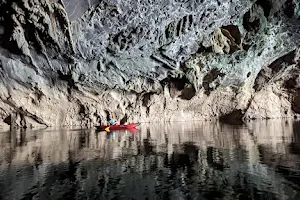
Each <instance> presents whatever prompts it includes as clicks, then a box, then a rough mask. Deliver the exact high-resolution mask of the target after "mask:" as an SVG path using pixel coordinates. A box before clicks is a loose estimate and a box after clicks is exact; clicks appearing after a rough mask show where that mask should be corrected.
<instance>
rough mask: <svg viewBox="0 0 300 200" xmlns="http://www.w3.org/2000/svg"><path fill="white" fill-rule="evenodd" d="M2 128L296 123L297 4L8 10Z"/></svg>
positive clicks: (0, 58) (30, 3) (2, 45)
mask: <svg viewBox="0 0 300 200" xmlns="http://www.w3.org/2000/svg"><path fill="white" fill-rule="evenodd" d="M0 9H1V10H5V12H1V13H0V72H1V73H0V121H3V122H0V127H1V126H5V124H9V125H12V126H14V127H30V126H38V125H42V126H62V125H83V126H89V125H92V124H95V123H99V122H100V121H102V122H103V121H105V120H106V117H107V113H114V114H115V115H116V116H117V117H118V118H123V117H124V116H125V114H127V116H128V121H139V122H145V121H157V120H165V121H176V120H180V121H182V120H190V119H211V118H221V119H224V120H235V121H236V120H241V119H254V118H276V117H298V116H299V113H300V100H299V99H300V85H299V84H300V82H299V81H300V80H299V73H300V59H299V57H300V49H299V43H300V33H299V31H300V28H299V26H300V25H299V24H300V23H299V22H300V17H299V16H300V4H299V2H298V1H297V0H256V1H253V0H247V1H239V0H231V1H229V0H222V1H221V0H214V1H208V0H185V1H183V0H159V1H158V0H148V1H140V0H128V1H117V0H113V1H112V0H103V1H100V0H85V1H80V0H76V1H71V0H39V1H38V0H21V1H15V0H13V1H7V0H1V2H0Z"/></svg>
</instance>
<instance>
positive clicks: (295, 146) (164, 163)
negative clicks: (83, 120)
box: [0, 120, 300, 199]
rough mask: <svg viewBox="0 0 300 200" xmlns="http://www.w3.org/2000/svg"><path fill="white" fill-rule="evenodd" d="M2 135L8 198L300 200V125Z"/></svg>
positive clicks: (1, 176) (1, 184) (1, 183)
mask: <svg viewBox="0 0 300 200" xmlns="http://www.w3.org/2000/svg"><path fill="white" fill-rule="evenodd" d="M138 128H139V129H140V131H139V132H137V133H131V132H128V131H122V132H121V131H120V132H111V133H106V132H96V131H95V130H51V129H45V130H30V131H29V130H28V131H20V130H18V131H12V132H4V133H0V145H1V147H0V148H1V154H0V190H1V194H0V199H24V198H29V199H32V198H36V199H64V198H72V199H87V198H89V199H114V198H117V199H146V198H147V199H190V198H195V199H299V198H300V193H299V192H300V182H299V180H300V172H299V166H300V165H299V161H300V122H294V121H279V120H268V121H252V122H249V123H247V124H245V125H239V126H233V125H226V124H222V123H219V122H192V123H165V124H141V125H140V127H138Z"/></svg>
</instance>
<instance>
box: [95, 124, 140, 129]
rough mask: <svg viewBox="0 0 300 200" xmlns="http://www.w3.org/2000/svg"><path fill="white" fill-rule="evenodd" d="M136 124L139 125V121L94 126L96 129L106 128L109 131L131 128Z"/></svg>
mask: <svg viewBox="0 0 300 200" xmlns="http://www.w3.org/2000/svg"><path fill="white" fill-rule="evenodd" d="M138 125H139V123H135V124H121V125H111V126H95V127H96V129H97V130H100V131H107V130H109V131H116V130H126V129H133V128H135V127H137V126H138ZM108 127H109V128H108ZM107 128H108V129H107Z"/></svg>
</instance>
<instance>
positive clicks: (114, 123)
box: [108, 115, 117, 126]
mask: <svg viewBox="0 0 300 200" xmlns="http://www.w3.org/2000/svg"><path fill="white" fill-rule="evenodd" d="M108 123H109V125H110V126H112V125H116V124H117V120H116V117H115V116H114V115H113V116H112V117H111V118H110V120H109V121H108Z"/></svg>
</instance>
